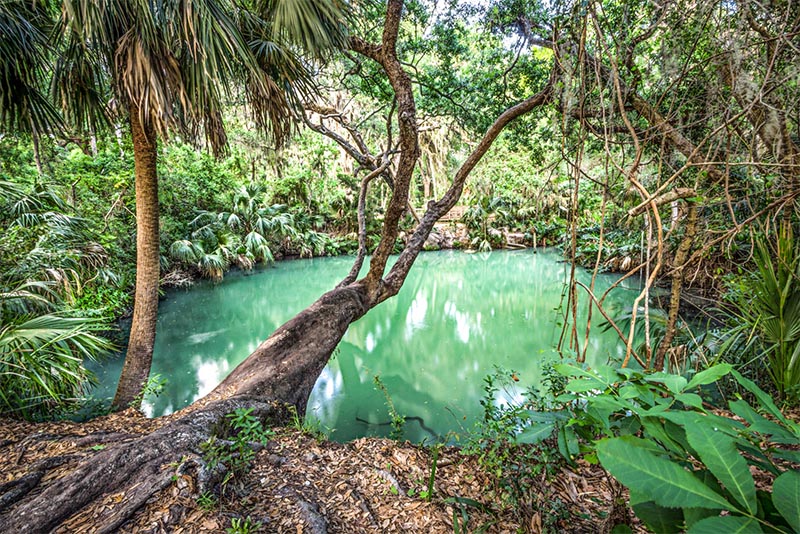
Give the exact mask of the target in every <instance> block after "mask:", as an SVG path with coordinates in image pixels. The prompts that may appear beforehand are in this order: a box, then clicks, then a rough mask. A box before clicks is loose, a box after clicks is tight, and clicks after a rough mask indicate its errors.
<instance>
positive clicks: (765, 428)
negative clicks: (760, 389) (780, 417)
mask: <svg viewBox="0 0 800 534" xmlns="http://www.w3.org/2000/svg"><path fill="white" fill-rule="evenodd" d="M728 406H729V407H730V409H731V411H732V412H733V413H734V414H736V415H738V416H739V417H741V418H742V419H744V420H745V421H747V422H748V423H750V430H751V431H753V432H758V433H759V434H765V435H769V436H772V441H773V442H775V443H789V444H794V443H797V441H798V438H797V436H795V435H794V434H792V433H791V432H789V431H788V430H786V429H785V428H784V427H782V426H780V425H779V424H778V423H776V422H774V421H770V420H769V419H767V418H766V417H764V416H763V415H761V414H760V413H758V412H757V411H755V410H754V409H753V408H752V406H750V405H749V404H748V403H747V402H745V401H743V400H737V401H731V402H729V403H728Z"/></svg>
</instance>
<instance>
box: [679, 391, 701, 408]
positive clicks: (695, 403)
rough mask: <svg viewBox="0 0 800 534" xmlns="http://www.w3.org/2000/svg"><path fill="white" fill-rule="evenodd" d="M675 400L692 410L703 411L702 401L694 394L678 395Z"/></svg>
mask: <svg viewBox="0 0 800 534" xmlns="http://www.w3.org/2000/svg"><path fill="white" fill-rule="evenodd" d="M675 399H676V400H678V401H680V402H682V403H684V404H685V405H687V406H691V407H692V408H698V409H700V410H702V409H703V399H702V398H700V395H698V394H696V393H678V394H677V395H675Z"/></svg>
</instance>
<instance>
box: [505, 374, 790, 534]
mask: <svg viewBox="0 0 800 534" xmlns="http://www.w3.org/2000/svg"><path fill="white" fill-rule="evenodd" d="M555 369H556V370H557V371H558V372H559V373H560V374H561V375H563V376H564V377H567V378H568V379H569V380H570V381H569V382H568V383H567V384H566V386H565V391H566V392H565V393H564V394H562V395H560V396H558V397H557V398H556V401H558V402H559V403H561V405H562V407H563V408H562V409H561V410H559V411H556V412H546V411H532V412H530V414H528V418H529V420H530V422H531V423H530V425H528V426H527V427H526V428H525V430H523V431H522V432H521V433H520V437H519V439H520V440H521V441H532V442H538V441H540V440H542V439H544V438H545V437H547V436H549V435H550V434H551V433H552V432H553V431H560V430H561V429H569V432H561V434H563V435H564V439H565V440H567V444H566V445H567V446H566V447H565V448H566V450H567V452H568V455H569V456H568V458H569V459H570V460H571V461H572V460H574V458H575V456H576V455H577V454H579V453H580V452H584V453H586V454H585V456H584V457H585V458H586V459H587V460H589V461H593V460H594V461H596V460H598V459H599V461H600V463H601V464H602V465H603V467H605V468H606V469H607V470H608V471H609V472H610V473H611V474H612V475H614V476H615V477H616V478H617V479H618V480H619V481H620V482H622V483H623V484H624V485H626V486H627V487H628V488H629V490H630V495H631V505H632V507H633V509H634V511H635V512H636V514H637V516H639V518H640V519H642V521H644V522H645V523H646V524H647V525H648V526H649V527H650V528H652V529H653V530H654V531H656V532H679V531H681V530H683V529H688V531H689V532H690V533H700V532H764V531H766V532H786V533H788V532H791V531H796V530H797V529H798V528H799V527H800V522H798V521H800V519H798V518H800V472H798V471H797V470H796V469H793V466H794V467H796V466H797V465H798V463H800V454H799V453H798V452H797V451H796V450H794V445H796V444H797V443H798V442H799V441H800V425H798V423H796V422H794V421H791V420H789V419H788V418H787V417H786V416H784V415H783V414H782V413H781V411H780V410H779V409H778V408H777V406H775V404H774V402H773V401H772V399H771V398H770V397H769V395H767V394H766V393H764V391H763V390H761V389H760V388H758V386H756V384H755V383H754V382H752V381H750V380H749V379H747V378H745V377H743V376H742V375H741V374H739V373H738V372H736V371H735V370H733V369H732V367H731V366H730V365H729V364H721V365H717V366H713V367H710V368H708V369H706V370H704V371H701V372H699V373H697V374H695V375H694V376H692V377H691V379H688V380H687V379H686V378H684V377H683V376H680V375H673V374H668V373H662V372H659V373H651V374H645V373H642V372H640V371H635V370H632V369H614V368H611V367H608V366H599V367H596V368H595V369H585V368H582V367H578V366H576V365H570V364H561V365H557V366H555ZM729 373H730V374H732V375H733V377H734V378H735V379H736V381H737V382H738V383H739V384H740V385H741V386H742V387H743V388H744V389H745V390H747V391H748V392H749V394H750V395H752V398H753V399H754V401H755V403H753V404H751V403H750V402H747V401H746V400H744V399H741V398H740V399H736V400H732V401H730V402H729V403H728V407H729V409H730V410H731V412H733V413H734V414H735V415H737V416H738V417H739V418H741V419H739V420H737V419H733V418H730V417H725V416H723V415H719V414H718V413H715V412H714V411H712V410H711V409H707V408H706V403H705V401H704V400H703V397H702V396H701V395H700V394H698V393H702V392H703V391H704V389H705V388H708V387H711V385H712V384H714V383H715V382H716V381H717V380H719V379H720V378H722V377H723V376H725V375H727V374H729ZM762 414H763V415H762ZM598 438H599V439H598ZM560 439H561V438H560ZM750 467H757V468H758V469H761V470H763V471H766V472H767V473H769V474H770V475H772V476H773V477H775V478H774V483H773V490H772V492H768V491H764V490H757V489H756V485H755V482H754V480H753V476H752V474H751V469H750ZM720 511H724V515H721V514H720Z"/></svg>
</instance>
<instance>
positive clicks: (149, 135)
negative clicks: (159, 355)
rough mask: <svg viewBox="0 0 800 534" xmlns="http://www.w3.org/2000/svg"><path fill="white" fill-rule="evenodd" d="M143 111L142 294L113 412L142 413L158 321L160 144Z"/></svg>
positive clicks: (139, 123)
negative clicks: (129, 410) (143, 393)
mask: <svg viewBox="0 0 800 534" xmlns="http://www.w3.org/2000/svg"><path fill="white" fill-rule="evenodd" d="M142 119H143V117H142V116H141V114H140V110H139V109H138V108H137V107H136V106H133V105H132V106H131V108H130V121H131V135H132V137H133V160H134V173H135V188H136V291H135V293H134V300H133V322H132V323H131V334H130V338H129V340H128V351H127V354H126V356H125V364H124V366H123V367H122V375H121V376H120V379H119V385H118V386H117V394H116V396H115V397H114V402H113V403H112V409H113V410H120V409H125V408H127V407H129V406H133V407H135V408H138V407H139V405H140V404H141V398H140V394H141V392H142V389H143V388H144V386H145V384H146V383H147V379H148V377H149V376H150V364H151V362H152V360H153V347H154V346H155V342H156V319H157V317H158V281H159V277H160V274H161V273H160V265H159V264H160V261H159V231H158V175H157V173H156V158H157V154H158V152H157V139H156V133H155V130H154V129H153V125H152V124H151V123H150V122H149V121H148V122H143V120H142Z"/></svg>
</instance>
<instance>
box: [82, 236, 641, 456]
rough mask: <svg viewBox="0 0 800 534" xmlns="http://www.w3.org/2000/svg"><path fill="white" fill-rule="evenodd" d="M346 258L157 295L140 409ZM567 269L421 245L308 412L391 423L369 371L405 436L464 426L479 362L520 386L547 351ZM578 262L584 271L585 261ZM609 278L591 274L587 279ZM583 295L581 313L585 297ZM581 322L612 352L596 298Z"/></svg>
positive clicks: (614, 345)
mask: <svg viewBox="0 0 800 534" xmlns="http://www.w3.org/2000/svg"><path fill="white" fill-rule="evenodd" d="M351 262H352V258H351V257H336V258H316V259H308V260H293V261H283V262H279V263H277V264H275V265H274V266H273V267H270V268H266V269H261V270H257V271H254V272H251V273H246V274H233V275H231V276H228V277H226V278H225V280H224V281H223V282H222V283H219V284H212V283H205V282H203V283H199V284H196V285H195V286H194V287H193V288H191V289H190V290H188V291H187V290H181V291H173V292H170V293H169V294H168V296H167V298H166V299H165V300H163V301H162V302H161V304H160V310H159V319H158V328H157V336H156V348H155V353H154V359H153V369H152V371H153V373H158V374H160V375H161V376H162V377H164V378H166V379H167V384H166V387H165V388H164V390H163V391H162V392H161V394H160V395H159V396H157V397H153V396H148V397H146V398H145V402H144V403H143V407H144V409H145V411H146V413H147V414H148V415H150V416H157V415H162V414H167V413H170V412H172V411H175V410H178V409H180V408H182V407H184V406H186V405H187V404H189V403H191V402H192V401H194V400H196V399H198V398H200V397H202V396H203V395H205V394H206V393H208V392H209V391H211V390H212V389H213V388H214V387H215V386H216V385H217V384H218V383H219V382H220V381H221V380H222V379H223V378H224V377H225V376H226V375H227V374H228V373H229V372H230V371H231V370H232V369H233V368H234V367H235V366H236V365H237V364H239V363H240V362H241V361H242V360H243V359H244V358H246V357H247V355H248V354H250V353H251V352H252V351H253V350H254V349H255V348H256V347H257V346H258V344H259V343H260V342H261V341H263V340H264V339H266V338H267V337H268V336H269V334H270V333H272V332H273V331H274V330H275V329H276V328H277V327H278V326H280V325H281V324H283V323H284V322H285V321H287V320H288V319H290V318H291V317H292V316H293V315H295V314H296V313H297V312H299V311H300V310H302V309H303V308H305V307H306V306H308V305H309V304H311V303H312V302H313V301H314V300H315V299H316V298H317V297H318V296H319V295H321V294H322V293H323V292H324V291H326V290H329V289H330V288H332V287H333V286H334V285H335V284H336V283H337V282H338V281H339V280H341V279H342V278H343V277H344V275H345V274H346V273H347V271H348V270H349V268H350V265H351ZM568 275H569V264H567V263H565V262H563V261H562V258H561V256H560V255H558V254H557V253H555V252H550V251H539V252H538V253H535V252H534V251H532V250H523V251H495V252H492V253H479V254H466V253H463V252H457V251H442V252H426V253H423V254H421V255H420V257H419V259H418V260H417V262H416V264H415V266H414V268H413V269H412V271H411V273H410V275H409V278H408V280H407V281H406V283H405V285H404V287H403V289H402V290H401V291H400V293H399V294H398V295H397V296H396V297H394V298H392V299H389V300H388V301H386V302H384V303H382V304H381V305H380V306H378V307H377V308H375V309H373V310H372V311H370V312H369V313H368V314H367V315H366V316H365V317H363V318H361V319H360V320H359V321H357V322H356V323H354V324H352V325H351V326H350V329H349V330H348V331H347V334H346V335H345V337H344V339H343V340H342V342H341V343H340V345H339V347H338V349H337V350H336V352H335V353H334V357H333V358H332V360H331V361H330V363H329V364H328V366H327V367H326V368H325V370H324V371H323V372H322V375H321V376H320V378H319V380H318V381H317V383H316V386H315V388H314V391H313V393H312V394H311V398H310V401H309V404H308V413H307V417H308V418H309V419H310V420H311V422H312V424H315V425H318V426H319V428H320V429H322V430H323V431H326V432H329V433H330V437H331V438H332V439H335V440H340V441H344V440H349V439H353V438H356V437H360V436H366V435H388V434H389V432H390V431H391V428H390V425H389V421H390V416H389V412H388V408H387V402H386V396H385V395H384V393H383V392H382V391H381V390H380V389H379V388H377V387H376V384H375V377H376V376H378V377H379V378H380V382H381V383H382V384H383V385H384V386H385V388H386V391H387V392H388V395H389V397H390V398H391V401H392V403H393V404H394V406H395V409H396V410H397V412H398V413H399V414H401V415H403V416H406V417H407V418H408V420H407V424H406V427H405V437H406V438H408V439H411V440H412V441H417V442H420V441H423V440H432V439H435V438H437V437H444V436H446V435H447V434H448V433H454V432H455V433H461V432H463V431H464V430H467V429H469V428H471V427H472V426H473V424H474V423H475V421H477V420H478V418H480V416H481V413H482V407H481V405H480V400H481V398H482V396H483V394H484V390H483V388H484V378H485V377H486V376H487V375H489V374H492V373H494V372H495V371H496V370H497V369H500V370H501V372H507V373H509V374H510V373H511V372H512V371H513V372H515V373H516V377H518V378H519V379H520V381H519V383H518V384H519V387H518V388H516V390H515V391H507V392H506V393H505V394H506V396H507V397H514V396H518V395H520V394H521V393H522V391H523V388H524V387H526V386H527V385H532V384H533V385H535V384H536V383H537V380H538V378H539V376H540V372H541V368H542V364H543V362H547V361H552V360H553V358H554V357H555V354H556V353H555V346H556V344H557V343H558V339H559V336H560V333H561V326H560V325H561V324H562V312H561V311H560V309H561V307H562V302H565V299H564V297H563V292H564V284H563V282H564V281H565V280H566V279H567V277H568ZM579 275H580V278H581V279H582V280H583V281H584V282H585V283H587V285H588V280H589V278H590V275H589V273H587V272H585V271H582V270H581V272H580V273H579ZM616 278H617V276H614V275H601V276H599V277H598V281H597V285H596V293H597V294H599V293H600V292H602V291H604V290H605V289H606V288H607V287H608V286H609V285H610V284H611V283H612V282H613V281H614V280H616ZM626 282H627V281H626ZM637 284H638V282H637V281H631V282H630V283H629V285H622V286H621V287H620V288H618V289H615V290H614V291H613V292H612V293H611V295H610V296H609V298H608V299H607V301H606V309H607V310H609V311H610V312H612V313H613V312H614V311H615V310H617V311H619V310H621V309H623V308H624V307H626V306H628V307H629V306H630V305H631V303H632V302H633V299H634V298H635V296H636V294H637V290H638V286H637ZM579 291H581V292H582V293H583V291H582V290H581V289H579ZM580 297H581V298H580V299H579V301H580V303H581V311H580V316H581V317H583V319H581V321H584V322H585V315H586V306H587V300H588V299H587V298H586V295H585V294H581V295H580ZM592 323H593V325H594V328H593V329H592V335H591V337H590V340H589V348H588V350H587V360H588V361H589V363H590V364H591V363H601V362H606V361H608V360H609V359H613V360H618V359H620V358H621V356H622V355H624V345H623V344H622V343H621V342H620V341H619V339H618V338H617V335H616V334H615V333H614V332H613V331H605V332H604V331H602V329H601V328H600V326H599V325H600V324H601V323H602V317H601V316H600V315H599V314H598V313H596V312H595V314H594V316H593V320H592ZM581 332H582V330H581ZM580 338H581V339H583V334H582V333H581V335H580ZM121 366H122V358H121V357H120V358H117V359H115V360H111V361H108V362H105V363H104V365H103V367H102V368H101V369H99V370H98V371H97V372H98V375H99V379H100V382H101V383H100V385H99V386H98V388H97V390H96V391H95V393H94V395H95V397H96V398H104V397H108V396H112V395H113V392H114V388H115V386H116V381H117V379H118V377H119V373H120V369H121ZM451 437H452V434H451Z"/></svg>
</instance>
